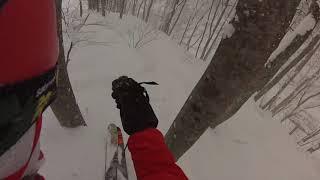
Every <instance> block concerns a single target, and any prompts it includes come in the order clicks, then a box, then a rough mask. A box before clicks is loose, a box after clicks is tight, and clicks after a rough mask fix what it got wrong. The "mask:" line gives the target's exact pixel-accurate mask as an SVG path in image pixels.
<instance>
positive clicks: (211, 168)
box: [41, 16, 319, 180]
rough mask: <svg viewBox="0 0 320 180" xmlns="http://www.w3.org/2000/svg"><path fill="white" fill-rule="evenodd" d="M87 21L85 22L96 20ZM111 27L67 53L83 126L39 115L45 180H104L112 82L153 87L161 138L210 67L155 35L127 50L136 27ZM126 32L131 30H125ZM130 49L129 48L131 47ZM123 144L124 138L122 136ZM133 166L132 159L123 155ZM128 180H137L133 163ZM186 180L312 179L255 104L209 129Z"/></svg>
mask: <svg viewBox="0 0 320 180" xmlns="http://www.w3.org/2000/svg"><path fill="white" fill-rule="evenodd" d="M94 20H95V19H94V17H92V16H91V17H90V18H89V21H94ZM106 21H107V22H108V23H107V24H108V26H107V27H105V26H87V27H85V28H84V29H82V31H86V32H94V33H93V34H92V35H91V36H90V40H91V41H96V42H97V41H99V42H106V43H98V44H91V45H90V46H88V45H82V46H78V47H77V48H75V49H74V50H73V51H72V53H71V62H70V64H69V67H68V68H69V73H70V78H71V82H72V85H73V89H74V91H75V95H76V97H77V100H78V103H79V106H80V108H81V111H82V113H83V115H84V117H85V119H86V122H87V124H88V126H87V127H80V128H76V129H65V128H62V127H60V125H59V124H58V121H57V120H56V119H55V117H54V115H53V113H52V112H51V110H48V111H47V112H46V113H45V114H44V120H45V121H44V128H43V131H42V139H41V140H42V141H41V142H42V149H43V151H44V153H45V157H46V159H47V162H46V164H45V165H44V167H43V168H42V169H41V173H43V174H44V175H45V176H46V177H47V179H49V180H62V179H68V180H72V179H74V180H89V179H103V175H104V147H105V133H106V127H107V125H108V123H110V122H114V123H116V124H117V125H120V117H119V111H118V110H117V109H116V106H115V103H114V101H113V99H112V98H111V96H110V94H111V82H112V80H114V79H116V78H117V77H119V76H120V75H128V76H131V77H133V78H135V79H136V80H138V81H149V80H152V81H156V82H158V83H159V86H151V87H148V86H146V88H147V90H148V92H149V95H150V97H151V103H152V105H153V107H154V109H155V111H156V113H157V115H158V117H159V121H160V122H159V129H160V130H161V131H162V132H163V133H165V132H166V131H167V130H168V128H169V127H170V125H171V123H172V121H173V119H174V118H175V116H176V115H177V113H178V112H179V110H180V108H181V107H182V105H183V103H184V102H185V100H186V98H187V97H188V94H189V93H190V92H191V90H192V88H193V87H194V85H195V84H196V82H197V81H198V80H199V78H200V76H201V74H202V72H203V71H204V70H205V68H206V65H207V62H202V61H200V60H196V59H193V58H192V57H191V56H190V55H188V54H187V53H185V52H184V50H183V49H182V48H179V47H178V46H177V45H176V43H175V42H173V41H171V40H170V39H169V38H168V37H166V36H164V35H162V34H157V35H155V38H154V39H155V40H153V41H152V42H150V43H148V44H146V45H145V46H143V47H142V48H139V49H135V48H130V47H129V44H130V41H129V40H130V37H131V36H130V35H128V34H130V33H128V32H130V29H136V30H137V29H139V28H134V27H136V26H135V25H136V24H137V20H136V19H134V18H132V17H127V18H125V19H124V20H123V21H120V22H119V21H118V20H116V19H115V18H114V17H107V18H106ZM128 30H129V31H128ZM131 47H132V46H131ZM125 139H127V137H126V136H125ZM127 155H128V159H130V153H129V152H128V153H127ZM128 162H129V166H130V172H129V174H130V175H129V177H130V179H136V178H135V173H134V170H133V165H132V162H131V161H128ZM179 164H180V165H181V167H182V169H183V170H184V171H185V173H186V174H187V175H188V177H189V178H190V179H199V180H212V179H217V180H302V179H306V180H313V179H319V178H316V177H317V176H319V175H317V174H316V173H315V172H316V170H315V169H314V167H313V166H312V161H311V160H310V159H309V158H308V157H305V155H304V154H303V153H301V152H298V151H297V150H296V147H295V143H294V141H293V140H291V139H290V137H289V135H288V134H287V133H286V132H285V130H284V129H283V128H282V127H281V126H280V123H278V122H276V121H273V120H272V119H271V118H270V117H269V116H268V115H266V114H265V113H263V112H260V111H259V110H258V109H257V108H256V106H255V104H254V103H253V101H252V100H249V101H248V102H247V103H246V104H245V105H244V106H243V107H242V109H241V110H240V111H239V112H238V113H237V114H236V115H235V116H234V117H232V118H231V119H230V120H229V121H227V122H226V123H224V124H222V125H221V126H219V127H218V128H216V129H215V130H211V129H209V130H207V131H206V133H205V134H204V135H203V136H202V137H201V138H200V140H199V141H198V142H197V143H196V144H195V145H194V146H193V147H192V148H191V149H190V150H189V151H188V152H187V153H186V154H185V155H184V156H183V157H182V158H181V159H180V161H179Z"/></svg>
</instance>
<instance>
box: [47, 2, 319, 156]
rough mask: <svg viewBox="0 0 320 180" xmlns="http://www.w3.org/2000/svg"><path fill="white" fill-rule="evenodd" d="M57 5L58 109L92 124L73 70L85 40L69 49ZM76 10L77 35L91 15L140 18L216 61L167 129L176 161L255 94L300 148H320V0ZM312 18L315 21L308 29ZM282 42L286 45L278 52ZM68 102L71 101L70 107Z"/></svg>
mask: <svg viewBox="0 0 320 180" xmlns="http://www.w3.org/2000/svg"><path fill="white" fill-rule="evenodd" d="M56 2H57V12H58V13H57V14H58V20H59V21H58V27H59V29H58V34H59V35H60V50H61V49H62V51H60V56H59V62H60V64H59V70H60V71H59V72H60V73H59V74H61V76H59V81H61V83H60V87H59V90H60V91H61V92H62V93H61V94H63V96H61V97H60V98H59V99H58V101H56V103H55V104H54V105H53V106H52V109H53V111H54V113H55V114H56V116H57V118H58V119H59V121H60V122H61V124H62V125H63V126H67V127H76V126H78V125H85V122H84V120H83V118H82V115H81V112H80V110H79V108H78V106H77V103H76V100H75V97H74V95H73V93H72V87H71V85H70V82H69V78H68V74H67V68H66V67H67V64H68V62H69V61H70V58H69V55H70V51H71V50H72V48H73V47H74V46H75V45H76V43H77V42H79V41H82V40H78V41H71V43H70V45H69V47H68V51H67V54H66V55H65V54H64V53H65V52H63V47H61V46H63V38H62V36H63V35H62V25H61V24H62V23H64V24H65V26H66V27H67V28H68V27H69V26H71V25H70V24H69V23H68V22H67V21H66V20H65V19H64V18H63V17H64V16H66V15H67V12H63V10H62V9H61V0H56ZM84 10H89V11H88V13H84V12H85V11H84ZM77 12H78V13H77V14H78V16H79V17H78V18H77V22H78V24H77V26H76V27H77V28H72V29H73V33H76V32H77V31H80V29H81V27H82V26H83V25H85V24H86V21H87V19H88V17H89V15H90V13H99V14H101V16H102V17H106V18H108V17H107V15H108V14H110V13H112V14H117V15H118V16H119V18H120V19H122V18H125V16H135V17H137V18H139V19H141V20H142V21H143V22H144V23H146V24H150V26H153V27H154V28H155V29H157V31H161V32H163V33H165V34H167V35H168V36H170V37H171V39H172V40H174V41H175V42H176V43H177V45H179V46H181V47H182V48H184V49H185V51H186V52H187V53H190V54H192V55H193V56H194V57H196V59H200V60H208V61H209V60H210V64H209V65H208V67H207V69H206V71H205V72H204V74H203V76H202V77H201V79H200V80H199V82H198V83H197V85H196V86H195V88H194V89H193V91H192V93H191V94H190V96H189V98H188V99H187V100H186V102H185V104H184V106H183V107H182V109H181V111H180V112H179V114H178V115H177V117H176V118H175V120H174V122H173V124H172V126H171V127H170V129H169V131H168V132H167V134H166V143H167V144H168V146H169V148H170V149H171V151H172V152H173V154H174V156H175V157H176V159H179V158H180V157H181V156H182V155H183V154H184V153H185V152H186V151H187V150H188V149H189V148H190V147H191V146H192V145H193V144H194V143H195V142H196V141H197V140H198V139H199V138H200V136H201V135H202V134H203V133H204V132H205V131H206V130H207V129H208V128H215V127H217V126H218V125H219V124H221V123H223V122H224V121H226V120H228V119H229V118H230V117H231V116H233V115H234V114H235V113H236V112H237V111H238V110H239V109H240V108H241V106H242V105H243V104H244V103H245V102H246V101H247V100H248V99H249V98H250V97H252V96H254V99H255V100H256V101H257V103H258V104H260V107H261V108H262V109H264V110H268V111H270V112H271V113H272V115H273V116H274V117H275V118H276V119H279V121H280V122H283V123H288V124H289V125H288V126H289V127H290V129H289V134H290V135H295V136H296V138H297V143H298V145H299V146H301V147H303V148H304V149H305V150H306V151H308V152H314V151H316V150H318V149H320V140H318V139H319V137H318V135H319V136H320V122H319V119H317V118H316V117H313V115H312V113H311V111H312V110H314V109H316V108H319V107H320V88H319V87H320V83H319V78H320V62H319V60H318V58H316V57H315V56H316V55H317V53H318V49H319V46H320V42H319V40H320V35H319V27H320V26H319V18H320V11H319V4H318V2H316V0H302V1H299V0H281V1H279V0H267V1H257V0H238V1H235V0H79V8H78V9H77ZM86 12H87V11H86ZM310 19H311V20H313V21H314V22H313V21H312V22H313V24H311V27H310V28H309V29H306V32H304V33H301V32H300V31H301V27H302V26H304V25H305V24H304V23H305V22H306V21H307V20H310ZM308 22H309V21H308ZM141 38H143V37H141ZM278 46H279V47H284V48H283V49H281V51H279V49H277V48H278ZM134 47H135V48H138V47H140V46H139V45H135V46H134ZM271 57H273V58H271ZM65 101H66V102H68V103H66V102H65ZM63 104H69V105H67V106H68V108H69V109H68V110H66V109H65V108H63V107H64V105H63ZM67 119H68V120H67Z"/></svg>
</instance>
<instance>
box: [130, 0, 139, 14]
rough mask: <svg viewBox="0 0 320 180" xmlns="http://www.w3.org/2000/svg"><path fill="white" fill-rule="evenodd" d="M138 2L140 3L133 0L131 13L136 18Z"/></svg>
mask: <svg viewBox="0 0 320 180" xmlns="http://www.w3.org/2000/svg"><path fill="white" fill-rule="evenodd" d="M137 1H138V0H133V5H132V11H131V14H132V16H135V15H136V6H137Z"/></svg>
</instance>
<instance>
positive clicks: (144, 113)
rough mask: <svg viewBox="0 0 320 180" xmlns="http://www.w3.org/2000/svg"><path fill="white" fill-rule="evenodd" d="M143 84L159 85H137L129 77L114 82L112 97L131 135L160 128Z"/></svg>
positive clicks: (153, 83)
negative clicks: (148, 129)
mask: <svg viewBox="0 0 320 180" xmlns="http://www.w3.org/2000/svg"><path fill="white" fill-rule="evenodd" d="M141 84H151V85H155V84H157V83H155V82H147V83H137V82H136V81H135V80H133V79H131V78H128V77H127V76H122V77H120V78H118V79H116V80H114V81H113V82H112V91H113V92H112V97H113V99H115V101H116V103H117V108H118V109H120V117H121V122H122V126H123V129H124V131H125V132H126V133H127V134H129V135H132V134H134V133H136V132H139V131H143V130H145V129H147V128H156V127H157V126H158V119H157V117H156V115H155V113H154V111H153V109H152V107H151V105H150V104H149V96H148V93H147V91H146V90H145V88H144V87H142V86H141Z"/></svg>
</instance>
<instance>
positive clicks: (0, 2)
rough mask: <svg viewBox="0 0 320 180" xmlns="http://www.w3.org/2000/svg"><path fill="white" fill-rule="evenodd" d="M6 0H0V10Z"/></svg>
mask: <svg viewBox="0 0 320 180" xmlns="http://www.w3.org/2000/svg"><path fill="white" fill-rule="evenodd" d="M7 2H8V0H0V10H1V8H2V7H3V6H4V5H5V4H6V3H7Z"/></svg>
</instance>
